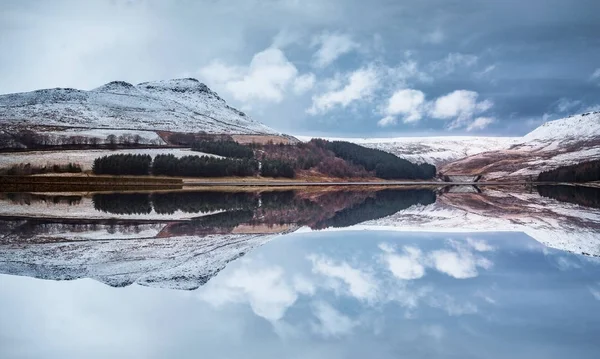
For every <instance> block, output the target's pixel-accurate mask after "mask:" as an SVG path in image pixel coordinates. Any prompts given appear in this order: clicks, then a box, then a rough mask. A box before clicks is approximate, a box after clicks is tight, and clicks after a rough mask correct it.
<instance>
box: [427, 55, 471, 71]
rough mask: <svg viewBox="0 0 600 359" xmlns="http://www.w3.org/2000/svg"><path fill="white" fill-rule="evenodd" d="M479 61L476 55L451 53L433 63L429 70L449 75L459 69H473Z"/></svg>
mask: <svg viewBox="0 0 600 359" xmlns="http://www.w3.org/2000/svg"><path fill="white" fill-rule="evenodd" d="M477 61H479V57H477V56H475V55H469V54H461V53H450V54H448V56H446V57H445V58H444V59H442V60H440V61H434V62H432V63H431V64H430V65H429V68H430V69H431V71H433V72H436V73H440V74H443V75H449V74H451V73H453V72H454V71H456V69H458V68H459V67H472V66H474V65H475V64H476V63H477Z"/></svg>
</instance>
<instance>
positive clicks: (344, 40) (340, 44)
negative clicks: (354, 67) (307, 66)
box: [313, 33, 358, 68]
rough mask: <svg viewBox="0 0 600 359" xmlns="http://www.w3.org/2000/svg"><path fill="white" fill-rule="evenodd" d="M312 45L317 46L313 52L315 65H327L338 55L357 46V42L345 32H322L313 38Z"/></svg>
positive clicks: (321, 66)
mask: <svg viewBox="0 0 600 359" xmlns="http://www.w3.org/2000/svg"><path fill="white" fill-rule="evenodd" d="M313 46H319V49H318V50H317V52H316V53H315V54H314V56H313V58H314V61H313V63H314V65H315V66H316V67H320V68H323V67H327V66H329V65H330V64H332V63H333V62H334V61H335V60H337V59H338V58H339V57H340V56H342V55H344V54H347V53H349V52H351V51H353V50H355V49H357V48H358V44H357V43H356V42H354V41H353V40H352V38H351V37H350V36H349V35H347V34H340V33H323V34H321V35H319V36H317V37H315V38H314V39H313Z"/></svg>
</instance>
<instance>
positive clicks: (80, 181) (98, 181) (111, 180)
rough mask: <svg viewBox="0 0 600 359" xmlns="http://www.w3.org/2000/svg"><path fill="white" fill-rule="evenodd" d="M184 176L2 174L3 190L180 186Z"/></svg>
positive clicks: (37, 190)
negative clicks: (181, 177)
mask: <svg viewBox="0 0 600 359" xmlns="http://www.w3.org/2000/svg"><path fill="white" fill-rule="evenodd" d="M182 185H183V181H182V180H181V179H180V178H162V177H127V176H0V192H72V191H76V192H80V191H113V190H123V191H126V190H135V189H148V190H150V189H179V188H181V187H182Z"/></svg>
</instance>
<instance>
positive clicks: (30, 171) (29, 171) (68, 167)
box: [0, 163, 82, 176]
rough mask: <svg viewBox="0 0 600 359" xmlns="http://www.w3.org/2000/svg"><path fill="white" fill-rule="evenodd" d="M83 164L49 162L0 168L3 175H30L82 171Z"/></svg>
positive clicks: (0, 173)
mask: <svg viewBox="0 0 600 359" xmlns="http://www.w3.org/2000/svg"><path fill="white" fill-rule="evenodd" d="M81 172H82V170H81V166H80V165H79V164H77V163H67V164H48V165H45V166H35V165H32V164H31V163H26V164H18V165H12V166H10V167H9V168H3V169H0V175H3V176H29V175H37V174H45V173H81Z"/></svg>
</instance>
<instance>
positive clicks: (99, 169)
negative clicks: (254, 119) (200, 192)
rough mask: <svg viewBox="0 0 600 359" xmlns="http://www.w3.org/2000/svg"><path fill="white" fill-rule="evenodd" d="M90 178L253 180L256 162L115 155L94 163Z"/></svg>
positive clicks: (256, 169) (201, 157)
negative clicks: (247, 177) (179, 177)
mask: <svg viewBox="0 0 600 359" xmlns="http://www.w3.org/2000/svg"><path fill="white" fill-rule="evenodd" d="M92 171H93V173H94V174H99V175H104V174H108V175H136V176H139V175H150V174H153V175H157V176H183V177H228V176H240V177H244V176H255V175H257V174H258V162H257V161H255V160H251V159H232V158H214V157H208V156H184V157H181V158H177V157H175V156H174V155H172V154H169V155H157V156H156V157H155V158H154V160H152V157H151V156H149V155H135V154H118V155H110V156H104V157H101V158H97V159H95V160H94V164H93V166H92Z"/></svg>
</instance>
